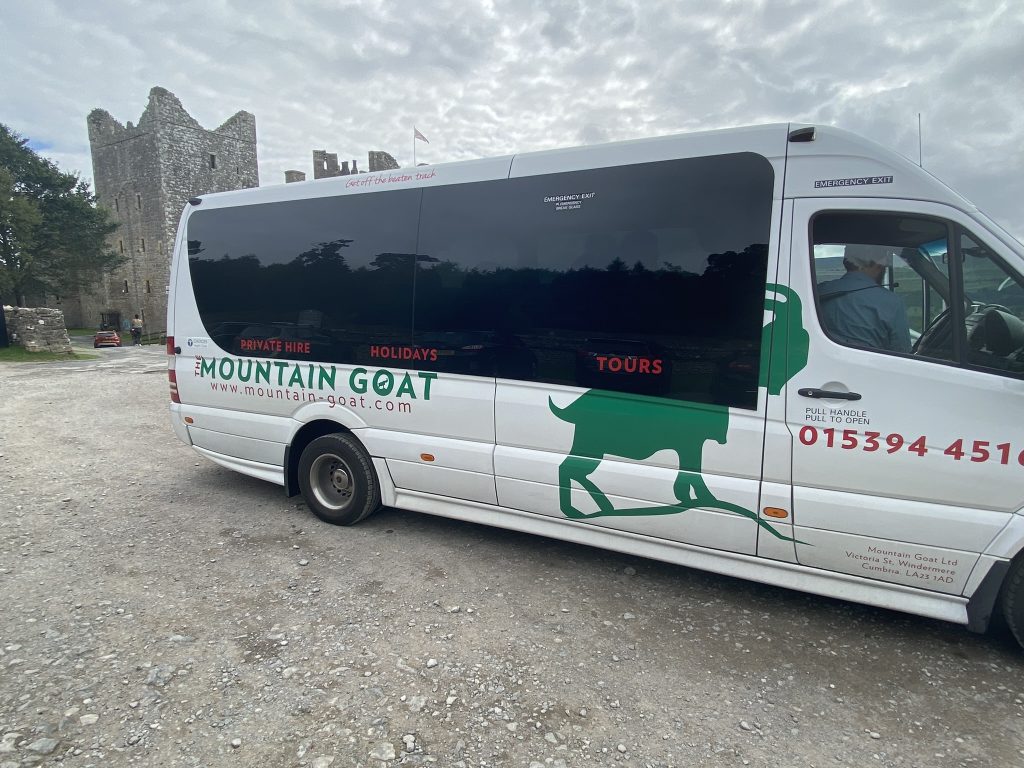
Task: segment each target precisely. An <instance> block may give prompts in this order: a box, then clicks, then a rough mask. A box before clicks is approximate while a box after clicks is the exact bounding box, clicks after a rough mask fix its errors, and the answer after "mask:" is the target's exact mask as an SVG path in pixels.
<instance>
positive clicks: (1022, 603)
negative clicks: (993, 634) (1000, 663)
mask: <svg viewBox="0 0 1024 768" xmlns="http://www.w3.org/2000/svg"><path fill="white" fill-rule="evenodd" d="M1000 602H1001V603H1002V608H1003V618H1004V619H1005V620H1006V625H1007V626H1008V627H1009V629H1010V631H1011V632H1012V633H1013V636H1014V637H1015V638H1016V639H1017V642H1018V643H1020V645H1021V647H1024V554H1021V555H1017V558H1016V560H1014V562H1013V565H1011V566H1010V573H1009V574H1008V575H1007V577H1006V581H1005V582H1004V583H1003V589H1002V595H1001V596H1000Z"/></svg>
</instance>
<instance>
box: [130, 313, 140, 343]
mask: <svg viewBox="0 0 1024 768" xmlns="http://www.w3.org/2000/svg"><path fill="white" fill-rule="evenodd" d="M141 343H142V318H140V317H139V316H138V315H135V317H133V318H132V346H133V347H134V346H137V345H139V344H141Z"/></svg>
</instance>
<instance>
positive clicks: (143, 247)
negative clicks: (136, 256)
mask: <svg viewBox="0 0 1024 768" xmlns="http://www.w3.org/2000/svg"><path fill="white" fill-rule="evenodd" d="M139 250H140V251H142V252H143V253H145V252H146V238H144V237H141V238H139Z"/></svg>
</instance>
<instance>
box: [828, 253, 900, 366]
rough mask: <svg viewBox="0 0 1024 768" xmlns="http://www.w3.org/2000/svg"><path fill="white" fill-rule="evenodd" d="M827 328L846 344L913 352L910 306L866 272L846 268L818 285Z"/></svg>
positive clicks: (890, 350)
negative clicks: (840, 273) (850, 270)
mask: <svg viewBox="0 0 1024 768" xmlns="http://www.w3.org/2000/svg"><path fill="white" fill-rule="evenodd" d="M818 298H819V301H820V302H821V318H822V320H823V321H824V323H825V329H826V330H827V331H828V332H829V333H830V334H831V335H832V336H833V337H834V338H835V339H836V340H837V341H840V342H842V343H843V344H850V345H852V346H855V347H868V348H869V349H882V350H886V351H889V352H904V353H909V352H910V328H909V326H908V325H907V310H906V308H905V307H904V306H903V301H902V299H900V298H899V297H898V296H897V295H896V294H894V293H892V292H891V291H889V290H888V289H886V288H883V287H882V286H881V285H879V284H878V283H876V282H875V281H874V280H872V279H871V278H870V277H868V276H867V275H865V274H864V273H863V272H847V273H846V274H845V275H843V276H842V277H840V278H839V279H838V280H829V281H828V282H825V283H822V284H821V285H819V286H818Z"/></svg>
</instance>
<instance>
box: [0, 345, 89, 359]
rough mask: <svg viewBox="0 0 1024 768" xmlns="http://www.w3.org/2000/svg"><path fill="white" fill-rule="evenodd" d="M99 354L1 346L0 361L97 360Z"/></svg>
mask: <svg viewBox="0 0 1024 768" xmlns="http://www.w3.org/2000/svg"><path fill="white" fill-rule="evenodd" d="M97 357H99V355H82V354H78V353H72V354H70V355H68V354H60V353H57V352H29V351H27V350H25V349H24V348H22V347H15V346H10V347H6V348H0V363H53V362H57V361H61V360H95V359H96V358H97Z"/></svg>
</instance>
